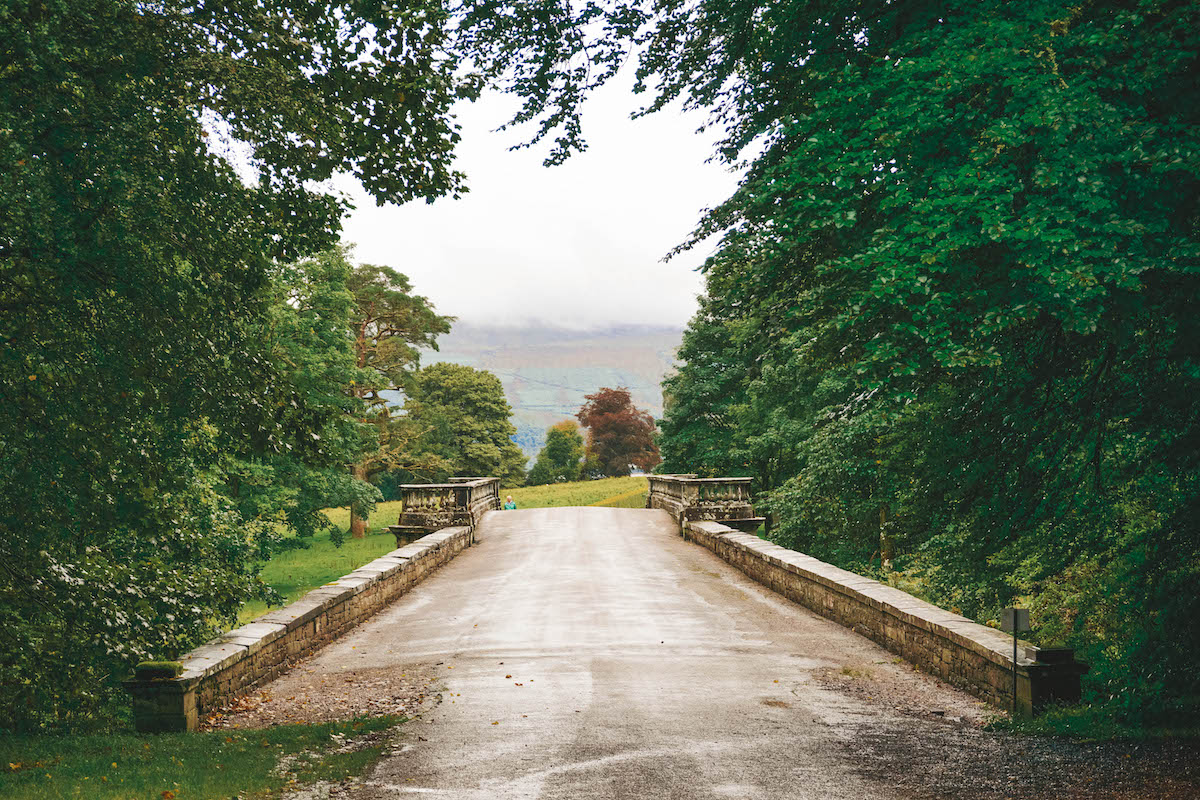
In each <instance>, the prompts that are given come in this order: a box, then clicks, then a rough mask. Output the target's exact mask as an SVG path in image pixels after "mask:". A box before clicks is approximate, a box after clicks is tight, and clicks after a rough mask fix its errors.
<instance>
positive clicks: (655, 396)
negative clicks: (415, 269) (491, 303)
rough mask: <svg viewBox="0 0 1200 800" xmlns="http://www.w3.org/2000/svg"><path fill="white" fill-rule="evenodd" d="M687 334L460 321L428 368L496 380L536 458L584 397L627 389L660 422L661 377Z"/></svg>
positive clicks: (521, 440) (424, 358)
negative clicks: (469, 370)
mask: <svg viewBox="0 0 1200 800" xmlns="http://www.w3.org/2000/svg"><path fill="white" fill-rule="evenodd" d="M682 336H683V330H682V329H681V328H675V327H651V326H636V327H634V326H623V327H616V328H608V329H603V330H593V331H572V330H565V329H560V328H543V327H520V328H503V327H483V326H477V325H471V324H469V323H464V322H456V323H455V324H454V327H453V328H452V329H451V331H450V334H449V335H448V336H443V337H441V339H440V340H439V350H438V351H436V352H434V351H426V352H424V353H422V354H421V363H422V364H433V363H436V362H438V361H449V362H452V363H455V364H465V365H467V366H471V367H475V368H477V369H486V370H488V371H490V372H493V373H495V374H496V376H497V377H499V378H500V381H501V382H502V383H503V384H504V393H505V394H506V395H507V396H508V402H509V403H511V404H512V407H513V422H514V423H515V424H516V426H517V435H516V437H515V438H516V442H517V444H518V445H519V446H520V447H521V450H522V451H524V452H525V454H526V455H529V456H534V455H536V454H537V452H538V450H540V449H541V448H542V445H543V444H544V443H545V437H546V428H548V427H550V426H551V425H553V424H554V423H556V422H561V421H562V420H564V419H573V418H574V416H575V413H576V412H577V411H578V410H579V407H580V406H581V405H583V397H584V395H586V394H591V393H593V392H595V391H596V390H597V389H599V388H600V387H602V386H609V387H617V386H625V387H627V388H628V389H629V391H630V394H632V395H633V402H634V403H635V404H636V405H637V406H638V407H639V408H644V409H646V410H647V411H649V412H650V413H651V414H652V415H653V416H654V417H655V418H656V419H657V418H659V417H661V416H662V389H661V386H660V384H661V382H662V379H663V377H664V376H665V375H666V374H667V373H668V372H670V371H671V369H672V368H673V366H674V364H675V350H676V349H677V348H678V347H679V342H680V340H681V338H682Z"/></svg>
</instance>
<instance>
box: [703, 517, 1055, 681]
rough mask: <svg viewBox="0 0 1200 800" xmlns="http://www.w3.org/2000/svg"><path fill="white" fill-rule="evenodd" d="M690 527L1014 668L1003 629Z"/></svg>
mask: <svg viewBox="0 0 1200 800" xmlns="http://www.w3.org/2000/svg"><path fill="white" fill-rule="evenodd" d="M687 526H688V527H689V528H691V529H694V530H698V531H701V532H703V533H705V534H708V535H709V536H712V537H714V538H720V539H724V540H725V541H728V542H730V543H731V544H735V545H738V546H739V547H740V549H743V550H747V551H752V552H754V553H755V554H756V555H758V556H759V557H760V558H762V559H763V560H764V561H767V562H769V563H771V564H773V565H775V566H777V567H780V568H782V569H785V570H787V571H788V572H792V573H795V574H798V575H800V576H801V577H804V578H806V579H807V580H810V581H812V582H814V583H819V584H821V585H823V586H825V587H827V588H829V589H832V590H833V591H836V592H838V593H840V594H843V595H846V596H847V597H850V598H851V599H853V600H856V601H858V602H860V603H862V604H864V605H866V606H869V607H871V608H873V609H876V610H878V611H880V612H881V613H885V614H887V615H889V616H892V617H895V618H896V619H897V620H899V621H901V622H904V623H907V624H909V625H912V626H914V627H917V628H921V629H922V630H925V631H928V632H929V633H932V634H934V635H936V636H939V637H941V638H943V639H946V640H947V641H949V642H951V643H953V644H956V645H958V646H959V647H962V648H964V649H966V650H969V651H970V652H973V653H976V654H978V655H980V656H983V657H984V658H986V659H988V660H989V661H992V662H994V663H996V664H999V665H1001V666H1004V667H1005V668H1009V667H1011V666H1012V637H1011V636H1010V635H1009V634H1007V633H1004V632H1003V631H998V630H996V629H995V628H989V627H988V626H986V625H980V624H979V623H978V622H975V621H973V620H970V619H968V618H966V617H964V616H961V615H959V614H954V613H952V612H950V611H947V610H945V609H944V608H939V607H938V606H935V605H933V604H932V603H928V602H926V601H924V600H921V599H920V598H917V597H913V596H912V595H911V594H909V593H908V592H905V591H903V590H901V589H897V588H896V587H894V586H888V585H887V584H884V583H880V582H879V581H877V580H873V579H871V578H865V577H863V576H862V575H858V574H856V573H853V572H850V571H848V570H844V569H842V568H841V567H835V566H834V565H832V564H828V563H826V562H824V561H821V560H820V559H817V558H814V557H812V556H810V555H806V554H804V553H799V552H796V551H795V550H788V549H787V548H786V547H782V546H780V545H777V544H775V543H774V542H768V541H766V540H765V539H760V538H758V537H757V536H755V535H754V534H751V533H743V532H741V531H738V530H735V529H733V528H730V527H728V526H727V525H722V524H721V523H719V522H712V521H707V520H704V521H695V522H689V523H687ZM1017 646H1018V648H1024V655H1025V658H1024V659H1021V658H1018V663H1022V662H1023V661H1028V660H1033V659H1036V657H1037V653H1038V651H1039V648H1038V647H1037V646H1036V645H1032V644H1029V643H1028V642H1025V641H1021V640H1018V642H1017Z"/></svg>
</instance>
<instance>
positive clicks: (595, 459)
mask: <svg viewBox="0 0 1200 800" xmlns="http://www.w3.org/2000/svg"><path fill="white" fill-rule="evenodd" d="M584 400H585V401H586V402H585V403H584V404H583V407H582V408H580V409H579V413H578V414H577V415H576V416H577V417H578V419H579V422H580V424H581V425H583V427H584V428H586V429H587V432H588V441H587V461H586V463H585V464H584V473H585V474H588V475H596V474H599V475H606V476H610V477H621V476H625V475H628V474H629V471H630V469H629V468H630V466H636V467H639V468H641V469H643V470H651V469H654V467H655V466H657V465H658V464H659V462H661V461H662V458H661V457H660V456H659V454H658V446H657V445H656V444H655V443H654V434H655V429H654V419H653V418H652V417H651V416H650V414H648V413H647V412H645V411H643V410H642V409H640V408H638V407H637V406H635V405H634V404H633V401H632V399H631V398H630V395H629V390H628V389H625V388H624V387H618V388H616V389H610V388H608V387H604V388H602V389H600V390H599V391H597V392H596V393H595V394H589V395H585V397H584Z"/></svg>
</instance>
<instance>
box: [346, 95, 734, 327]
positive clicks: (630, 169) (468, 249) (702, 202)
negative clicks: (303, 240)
mask: <svg viewBox="0 0 1200 800" xmlns="http://www.w3.org/2000/svg"><path fill="white" fill-rule="evenodd" d="M639 99H640V98H638V97H636V96H634V95H633V94H632V93H631V92H630V91H629V90H628V84H627V83H625V84H623V85H619V86H618V85H614V86H612V87H606V88H605V89H604V90H602V91H601V92H599V93H597V94H596V95H595V96H594V97H593V98H591V99H590V100H589V101H588V103H587V105H586V106H585V112H584V118H583V131H584V135H585V136H586V137H587V140H588V145H589V149H588V150H587V151H586V152H584V153H583V154H580V155H576V156H573V157H572V158H571V159H569V160H568V162H567V163H566V164H565V165H563V166H559V167H549V168H547V167H543V166H542V163H541V162H542V160H543V159H544V158H545V155H546V152H547V148H546V147H538V148H534V149H532V150H520V151H515V152H509V151H508V147H509V146H511V145H513V144H516V143H517V142H519V141H521V139H522V134H527V133H528V132H526V131H515V132H514V131H509V132H504V133H493V132H492V130H493V129H494V128H496V127H497V126H498V125H500V124H502V123H503V122H505V121H506V120H507V118H508V117H507V114H506V111H507V109H509V108H510V103H511V101H510V99H509V98H506V97H502V96H492V97H486V98H484V99H483V100H481V101H479V102H478V103H475V104H464V105H463V106H461V107H460V109H459V111H460V115H459V122H460V123H461V124H462V134H463V140H462V142H461V143H460V145H459V157H458V161H457V164H456V167H457V168H458V169H459V170H461V171H463V172H465V173H466V175H467V183H468V186H469V187H470V192H469V193H468V194H466V195H464V196H463V198H462V199H460V200H453V199H449V198H447V199H442V200H438V201H437V202H435V203H433V204H432V205H429V204H426V203H424V202H421V201H418V202H414V203H409V204H407V205H404V206H384V207H382V208H380V207H377V206H376V205H375V203H374V201H373V200H371V199H370V198H369V197H367V196H366V195H365V194H364V193H363V192H362V190H361V189H360V188H359V187H358V186H357V184H356V183H351V182H345V183H342V184H339V186H340V187H341V188H343V189H344V190H347V191H349V192H350V194H351V196H352V197H353V199H354V201H355V204H356V205H357V210H356V211H354V212H352V213H351V215H350V216H349V218H348V219H347V221H346V224H345V230H344V233H343V240H344V241H346V242H349V243H353V244H355V245H356V249H355V253H354V258H355V260H356V261H359V262H368V263H375V264H386V265H388V266H391V267H394V268H396V269H398V270H399V271H401V272H403V273H405V274H407V275H408V276H409V278H411V279H412V282H413V284H414V286H415V288H416V291H417V293H418V294H423V295H425V296H427V297H429V298H430V299H431V300H432V301H433V302H434V305H435V306H436V307H437V309H438V311H440V312H441V313H444V314H452V315H454V316H457V317H458V318H459V319H461V320H462V321H464V322H470V323H476V324H483V325H494V324H503V325H509V324H511V325H518V324H524V323H528V322H539V323H544V324H550V325H555V326H561V327H570V328H596V327H606V326H609V325H623V324H630V323H647V324H672V325H682V324H684V323H686V322H687V320H688V318H690V317H691V315H692V313H693V312H694V311H695V308H696V295H697V294H698V293H699V292H700V291H701V290H702V288H703V280H702V278H701V276H700V274H699V273H697V272H696V271H695V268H696V267H697V266H698V265H699V264H700V263H702V262H703V260H704V257H705V256H707V255H708V254H709V252H710V250H711V247H704V248H700V249H698V250H695V251H693V252H691V253H687V254H684V255H681V256H678V257H676V258H674V259H672V260H671V261H670V262H667V263H663V262H662V260H661V259H662V257H663V256H664V255H665V254H666V253H667V252H668V251H669V250H670V249H671V248H672V247H674V246H675V245H677V244H679V243H680V242H681V241H683V240H684V239H685V238H686V237H687V235H688V233H689V232H690V231H691V230H692V228H693V227H694V225H695V223H696V222H697V220H698V219H699V217H700V212H701V210H702V209H704V208H707V207H711V206H713V205H716V204H717V203H719V202H721V201H722V200H724V199H725V198H726V197H728V196H729V194H730V193H731V192H732V191H733V189H734V187H735V186H736V183H737V179H736V176H735V175H732V174H730V173H729V172H727V171H726V169H725V168H724V167H723V166H721V165H718V164H706V163H705V159H707V158H708V157H709V156H710V155H711V154H712V152H713V141H714V138H715V137H714V136H713V134H711V133H709V134H702V135H697V134H696V133H695V132H694V131H695V129H696V128H697V127H698V126H699V124H700V123H701V122H702V121H703V120H702V118H701V117H700V116H698V115H696V114H690V115H684V114H681V113H679V112H677V111H673V110H667V111H663V112H660V113H658V114H655V115H652V116H650V117H648V118H644V119H640V120H636V121H633V120H630V119H629V113H630V111H632V110H634V109H636V108H637V107H638V106H639Z"/></svg>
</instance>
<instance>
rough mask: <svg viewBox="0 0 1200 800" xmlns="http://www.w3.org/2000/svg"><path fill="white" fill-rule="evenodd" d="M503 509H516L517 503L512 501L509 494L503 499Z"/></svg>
mask: <svg viewBox="0 0 1200 800" xmlns="http://www.w3.org/2000/svg"><path fill="white" fill-rule="evenodd" d="M504 510H505V511H516V510H517V504H516V503H514V502H513V499H512V495H511V494H510V495H509V496H508V498H507V499H505V501H504Z"/></svg>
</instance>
